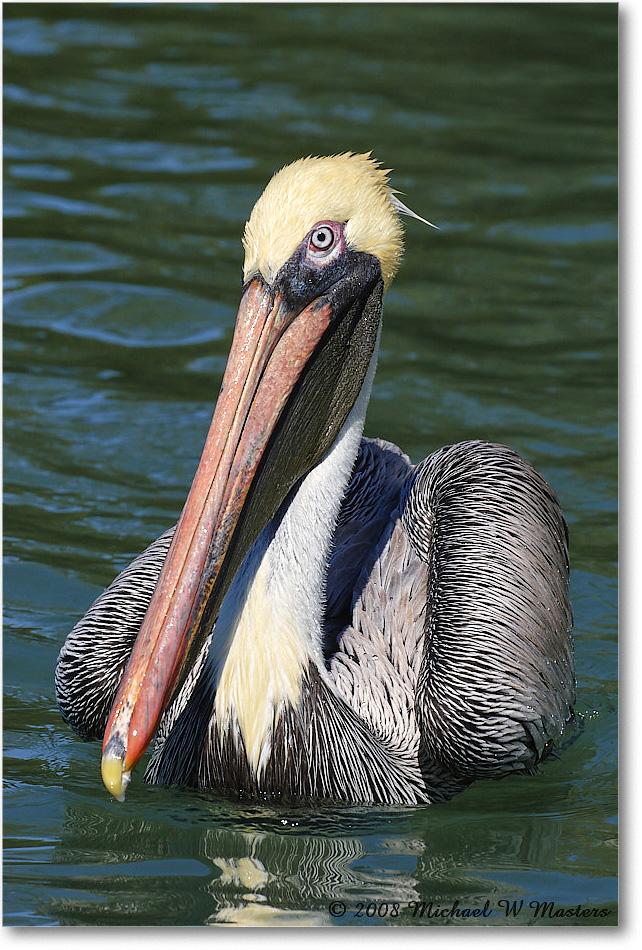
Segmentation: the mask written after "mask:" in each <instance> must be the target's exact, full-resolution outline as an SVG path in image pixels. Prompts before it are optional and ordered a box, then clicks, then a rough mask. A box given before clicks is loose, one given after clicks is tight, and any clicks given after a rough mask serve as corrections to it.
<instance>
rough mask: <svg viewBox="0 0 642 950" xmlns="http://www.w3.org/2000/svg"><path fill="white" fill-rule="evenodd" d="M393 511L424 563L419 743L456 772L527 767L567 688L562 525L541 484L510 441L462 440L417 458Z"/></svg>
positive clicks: (567, 698) (549, 734)
mask: <svg viewBox="0 0 642 950" xmlns="http://www.w3.org/2000/svg"><path fill="white" fill-rule="evenodd" d="M402 521H403V525H404V528H405V530H406V532H407V534H408V537H409V538H410V540H411V543H412V544H413V547H414V548H415V550H416V551H417V553H418V554H419V556H420V557H421V559H422V560H423V561H424V562H425V563H426V565H427V566H428V573H429V589H428V605H427V608H428V610H427V618H426V619H427V624H426V639H425V643H424V649H423V656H422V662H421V670H420V673H419V679H418V690H417V717H418V721H419V728H420V732H421V743H422V748H421V755H422V756H423V757H424V759H426V760H433V761H437V762H439V763H441V764H442V765H444V766H446V767H448V768H449V769H450V770H451V771H452V773H453V774H454V775H457V776H459V777H462V778H463V777H468V778H471V779H472V778H479V777H483V776H487V777H490V776H493V777H494V776H500V775H502V774H505V773H507V772H510V771H513V770H524V769H530V768H532V767H533V766H534V765H535V764H536V763H537V762H538V761H539V759H540V758H541V757H542V756H543V755H544V754H545V753H546V751H548V748H549V747H550V744H551V742H552V741H553V740H554V739H556V738H558V737H559V736H560V735H561V733H562V731H563V729H564V726H565V723H567V722H568V721H569V719H570V718H571V717H572V707H573V703H574V699H575V676H574V665H573V642H572V633H571V629H572V616H571V609H570V604H569V567H568V552H567V540H566V539H567V534H566V525H565V523H564V519H563V517H562V513H561V509H560V506H559V503H558V501H557V498H556V496H555V494H554V492H553V490H552V488H551V487H550V485H549V484H548V483H547V482H546V481H545V479H544V478H542V476H541V475H539V474H538V473H537V472H536V471H535V469H534V468H533V467H532V465H531V464H530V463H529V462H527V461H526V460H525V459H523V458H521V457H520V456H519V455H517V454H516V453H515V452H513V451H512V450H511V449H508V448H506V447H505V446H500V445H493V444H490V443H485V442H464V443H460V444H458V445H454V446H447V447H445V448H443V449H441V450H439V451H438V452H435V453H434V454H433V455H431V456H429V457H428V458H427V459H425V461H424V462H422V463H421V464H420V465H419V466H417V469H416V470H415V472H414V473H413V475H412V477H411V478H410V479H409V481H408V485H407V487H406V490H405V492H404V497H403V499H402Z"/></svg>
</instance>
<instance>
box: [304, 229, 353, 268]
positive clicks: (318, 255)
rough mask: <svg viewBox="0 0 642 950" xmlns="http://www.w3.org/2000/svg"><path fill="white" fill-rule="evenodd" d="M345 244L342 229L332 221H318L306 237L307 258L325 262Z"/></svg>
mask: <svg viewBox="0 0 642 950" xmlns="http://www.w3.org/2000/svg"><path fill="white" fill-rule="evenodd" d="M344 246H345V241H344V240H343V229H342V227H341V225H340V224H337V223H336V222H334V221H320V222H319V223H318V224H317V225H315V227H313V228H312V230H311V231H310V233H309V235H308V238H307V251H306V253H307V257H308V260H310V261H313V262H314V263H316V264H326V263H328V262H329V261H330V260H332V259H333V258H334V257H336V255H337V254H340V253H341V250H342V248H343V247H344Z"/></svg>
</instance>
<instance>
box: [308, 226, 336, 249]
mask: <svg viewBox="0 0 642 950" xmlns="http://www.w3.org/2000/svg"><path fill="white" fill-rule="evenodd" d="M333 244H334V231H333V230H332V228H330V227H328V226H327V225H326V224H324V225H322V226H321V227H320V228H315V229H314V231H313V232H312V234H311V236H310V247H312V248H313V249H314V250H315V251H329V250H330V248H331V247H332V245H333Z"/></svg>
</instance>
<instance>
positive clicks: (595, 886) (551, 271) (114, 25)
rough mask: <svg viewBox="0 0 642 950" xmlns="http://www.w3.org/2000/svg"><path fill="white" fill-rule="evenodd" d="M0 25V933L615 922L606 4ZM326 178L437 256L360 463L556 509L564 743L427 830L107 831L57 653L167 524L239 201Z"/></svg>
mask: <svg viewBox="0 0 642 950" xmlns="http://www.w3.org/2000/svg"><path fill="white" fill-rule="evenodd" d="M3 12H4V43H5V60H4V63H5V67H4V68H5V73H4V79H5V89H4V92H5V104H4V110H5V111H4V119H5V129H4V148H5V166H4V168H5V192H4V211H5V291H6V296H5V324H4V360H5V363H4V368H5V389H4V427H5V432H4V435H5V455H4V466H5V468H4V476H5V490H6V501H5V509H4V519H5V520H4V530H5V541H4V556H5V568H4V571H5V573H4V600H5V616H4V630H5V636H4V730H5V736H4V742H5V745H4V753H5V758H4V778H5V793H4V795H5V797H4V833H5V864H4V920H5V923H6V924H12V925H55V924H75V925H77V924H87V925H89V924H140V925H143V924H205V923H217V922H229V923H234V922H236V923H276V924H280V923H292V922H294V923H312V924H327V925H330V924H335V925H351V926H368V925H384V924H416V925H424V926H431V925H432V926H436V925H448V926H457V925H462V926H467V925H468V926H482V925H486V926H493V925H505V924H509V925H511V926H521V925H524V924H528V925H533V926H538V925H542V926H555V925H557V924H560V923H566V924H569V923H570V924H571V925H582V924H607V925H610V924H613V923H615V921H616V917H617V884H616V873H617V844H616V843H617V837H616V836H617V811H616V809H617V804H616V726H617V718H616V689H617V679H616V677H617V654H616V564H615V559H616V527H615V519H616V499H617V496H616V452H617V444H616V409H617V406H616V333H617V323H616V319H617V318H616V279H617V275H616V239H617V232H616V226H617V225H616V200H617V199H616V188H617V179H616V175H617V165H616V162H617V153H616V147H617V144H616V116H617V101H616V96H617V85H616V83H617V7H616V5H615V4H604V5H593V4H587V5H583V4H574V5H569V6H564V5H557V4H552V5H496V6H492V5H491V6H485V5H470V6H468V5H452V6H451V5H448V4H418V5H416V4H413V5H403V4H400V5H394V6H392V5H385V4H384V5H378V4H376V5H375V4H373V5H338V6H337V5H334V4H332V5H320V6H317V5H309V6H308V5H301V4H294V5H283V6H280V5H276V6H273V5H269V4H261V5H241V6H233V5H225V4H223V5H218V6H216V5H212V6H210V5H180V6H179V5H172V4H166V5H164V4H163V5H153V4H152V5H131V6H129V5H119V4H114V5H107V4H97V5H96V4H76V5H70V6H64V5H56V4H53V5H41V6H39V5H37V4H23V5H20V4H18V5H16V4H14V5H9V6H6V5H5V7H4V11H3ZM348 149H351V150H360V151H365V150H367V149H373V150H374V153H375V154H376V155H377V157H379V158H380V159H381V160H382V161H383V162H384V163H385V164H386V166H388V167H391V168H393V169H394V176H393V183H394V185H395V186H396V187H397V188H398V189H400V190H401V191H402V192H403V193H404V200H405V201H406V202H407V203H408V204H409V205H410V206H411V207H412V208H413V209H415V210H416V211H417V212H418V213H419V214H421V215H424V216H426V217H427V218H429V219H430V220H431V221H434V222H435V223H436V224H438V225H439V227H440V230H439V231H434V230H432V229H429V228H426V227H425V226H423V225H421V224H419V223H418V222H414V221H408V222H407V252H406V256H405V261H404V264H403V266H402V268H401V271H400V273H399V276H398V278H397V280H396V282H395V284H394V286H393V288H392V290H391V291H390V293H389V295H388V298H387V303H386V313H385V327H384V335H383V340H382V349H381V358H380V363H379V370H378V375H377V379H376V383H375V389H374V394H373V398H372V402H371V405H370V409H369V415H368V421H367V434H369V435H379V436H382V437H384V438H386V439H390V440H392V441H394V442H396V443H398V444H399V445H400V446H401V447H402V448H403V449H404V450H405V451H407V452H408V453H409V454H410V455H411V457H412V458H413V459H414V460H419V459H420V458H423V457H424V456H425V455H426V454H427V453H428V452H430V451H432V450H433V449H434V448H436V447H438V446H440V445H443V444H446V443H451V442H454V441H458V440H461V439H467V438H471V437H481V438H486V439H491V440H496V441H501V442H507V443H509V444H511V445H513V446H514V447H516V448H517V449H518V451H520V452H522V453H523V454H525V455H527V456H529V457H530V458H531V459H532V460H533V461H534V462H535V464H536V465H537V466H538V467H539V468H540V469H541V470H542V471H543V472H544V474H545V475H546V476H547V477H548V478H549V480H550V481H551V482H552V483H553V484H554V485H555V487H556V489H557V491H558V493H559V495H560V498H561V500H562V503H563V505H564V508H565V511H566V514H567V518H568V522H569V526H570V531H571V553H572V570H573V575H572V583H573V602H574V611H575V618H576V654H577V673H578V704H577V710H578V714H579V726H578V728H577V729H575V730H573V731H572V732H571V733H570V734H569V736H568V740H567V742H566V743H565V745H564V748H563V749H562V750H561V751H560V754H559V758H558V759H552V760H550V761H549V762H547V763H546V765H545V766H544V768H543V769H542V770H541V771H540V773H539V774H538V775H536V776H533V777H522V778H518V777H516V778H514V779H507V780H504V781H502V782H480V783H477V784H476V785H475V786H473V787H472V788H471V789H470V790H469V791H467V792H466V793H464V794H462V795H460V796H459V797H458V798H456V799H455V800H453V801H452V802H450V803H449V804H446V805H440V806H432V807H428V808H414V809H399V808H376V809H375V808H347V807H346V808H343V809H342V808H336V807H330V806H322V805H319V806H316V807H314V808H311V807H309V806H306V807H303V806H301V807H299V808H290V807H288V808H279V807H275V806H272V805H271V806H265V805H262V804H245V805H239V804H238V803H234V802H229V801H222V800H220V799H217V798H216V797H214V796H208V795H205V794H197V793H194V792H183V791H178V790H175V789H172V790H168V789H164V788H155V787H148V786H145V785H144V783H143V781H142V771H141V774H137V775H136V776H135V778H134V781H133V783H132V787H131V789H130V791H129V793H128V797H127V801H126V803H125V804H124V805H119V804H117V803H116V802H115V801H113V800H112V799H110V798H109V796H108V795H107V794H106V792H105V791H104V789H103V786H102V784H101V782H100V774H99V755H100V750H99V747H98V745H97V744H86V743H83V742H81V741H80V740H79V739H78V738H77V737H75V736H74V735H73V734H72V733H71V732H70V730H69V729H68V728H67V727H66V726H65V724H64V723H63V722H62V721H61V719H60V716H59V714H58V711H57V708H56V703H55V698H54V687H53V668H54V664H55V659H56V655H57V652H58V650H59V648H60V645H61V644H62V642H63V640H64V638H65V636H66V634H67V632H68V631H69V629H70V628H71V626H72V625H73V623H74V622H75V621H76V619H77V618H78V617H80V616H81V615H82V613H83V612H84V611H85V610H86V608H87V607H88V605H89V604H90V603H91V601H92V600H93V598H94V597H95V596H96V595H97V594H98V593H99V592H100V590H101V589H102V587H103V586H104V585H106V584H107V583H108V582H109V581H110V580H111V579H112V577H113V576H114V574H115V573H116V572H117V571H118V570H119V569H120V568H122V567H123V566H124V565H125V564H127V563H128V561H129V560H130V559H131V558H132V557H133V556H134V555H135V554H136V553H138V552H139V551H140V550H141V549H142V548H143V547H145V546H146V545H147V544H148V543H149V541H150V540H151V539H152V538H154V537H156V536H157V535H158V534H159V533H161V532H162V531H163V530H165V529H166V528H167V527H168V526H169V525H171V524H173V523H174V521H175V520H176V517H177V515H178V513H179V511H180V508H181V506H182V502H183V500H184V497H185V494H186V491H187V488H188V486H189V483H190V480H191V477H192V475H193V472H194V469H195V466H196V462H197V460H198V457H199V455H200V450H201V447H202V443H203V440H204V436H205V433H206V430H207V426H208V422H209V417H210V414H211V411H212V408H213V404H214V400H215V397H216V394H217V392H218V388H219V385H220V379H221V373H222V370H223V366H224V362H225V357H226V353H227V350H228V347H229V343H230V338H231V331H232V326H233V321H234V315H235V308H236V304H237V301H238V298H239V290H240V272H241V262H242V254H241V247H240V240H239V238H240V234H241V231H242V227H243V223H244V221H245V219H246V217H247V215H248V214H249V211H250V209H251V206H252V204H253V202H254V200H255V199H256V197H257V196H258V195H259V194H260V192H261V190H262V188H263V187H264V185H265V183H266V182H267V180H268V178H269V176H270V175H271V174H272V172H273V171H274V170H275V169H277V168H278V167H280V166H281V165H282V164H284V163H286V162H288V161H290V160H292V159H294V158H296V157H299V156H301V155H306V154H309V153H312V154H324V153H332V152H337V151H344V150H348ZM346 741H349V737H346ZM333 901H341V902H343V903H344V904H345V905H346V913H345V915H344V916H340V917H334V918H333V917H332V916H331V915H330V913H329V905H330V903H331V902H333ZM418 901H419V902H424V903H425V906H426V908H428V907H429V905H430V902H432V907H433V909H437V908H442V907H445V908H447V909H450V908H452V906H453V902H454V901H459V906H460V907H469V908H483V907H484V906H485V902H486V901H488V902H489V905H488V908H489V910H490V911H491V914H490V916H486V917H477V918H471V917H468V918H465V917H455V916H452V917H448V918H436V917H429V916H427V915H426V914H424V916H423V917H420V916H415V917H413V909H416V908H417V906H418V905H417V904H416V903H414V904H413V902H418ZM501 901H509V902H512V901H517V902H519V901H523V902H524V904H523V905H522V906H523V910H522V912H521V913H520V914H519V915H518V916H517V917H506V916H505V913H504V909H503V907H504V905H502V904H500V902H501ZM531 901H554V902H555V906H556V907H565V908H573V907H576V906H577V905H578V904H581V905H582V907H583V908H585V909H586V908H592V909H594V910H597V911H609V913H608V914H607V915H606V916H603V917H600V918H591V917H589V918H581V917H580V918H571V919H570V920H569V919H561V920H560V919H559V918H554V917H548V916H547V917H545V918H541V917H540V916H535V914H534V910H533V909H531V908H530V907H529V904H530V902H531ZM360 905H361V907H362V914H361V916H356V915H357V914H358V913H359V907H360ZM367 908H370V909H367ZM372 908H374V914H375V916H369V914H370V913H372V912H373V911H372ZM395 908H396V909H397V913H396V914H395ZM334 909H335V913H336V912H338V911H337V909H336V907H335V908H334ZM339 909H340V908H339Z"/></svg>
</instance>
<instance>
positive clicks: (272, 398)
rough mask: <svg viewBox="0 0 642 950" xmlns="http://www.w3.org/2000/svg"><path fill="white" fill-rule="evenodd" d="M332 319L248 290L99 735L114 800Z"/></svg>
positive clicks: (181, 662) (174, 676) (256, 287)
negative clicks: (158, 569) (159, 567)
mask: <svg viewBox="0 0 642 950" xmlns="http://www.w3.org/2000/svg"><path fill="white" fill-rule="evenodd" d="M331 318H332V304H331V301H330V299H329V298H328V297H324V296H320V297H318V298H317V299H316V300H314V301H312V302H311V303H309V304H308V305H307V306H305V307H304V308H303V309H301V310H298V311H297V308H296V307H295V308H294V309H293V308H292V307H290V306H288V305H287V303H286V301H285V299H284V297H283V296H282V295H281V294H276V295H273V294H271V293H270V291H269V289H268V288H267V287H266V286H265V284H264V283H263V282H262V281H261V280H259V279H256V280H253V281H252V282H251V283H250V284H249V285H248V286H247V288H246V290H245V293H244V295H243V298H242V300H241V304H240V307H239V313H238V317H237V323H236V330H235V334H234V340H233V343H232V349H231V352H230V356H229V359H228V363H227V368H226V370H225V375H224V378H223V385H222V389H221V393H220V396H219V399H218V402H217V405H216V409H215V411H214V416H213V419H212V423H211V427H210V430H209V434H208V436H207V440H206V443H205V447H204V449H203V454H202V457H201V460H200V463H199V466H198V469H197V472H196V475H195V477H194V481H193V483H192V487H191V490H190V493H189V495H188V498H187V501H186V503H185V507H184V509H183V512H182V514H181V517H180V520H179V523H178V526H177V528H176V532H175V535H174V538H173V541H172V544H171V546H170V549H169V552H168V554H167V558H166V560H165V564H164V567H163V571H162V573H161V577H160V579H159V582H158V584H157V587H156V590H155V591H154V594H153V597H152V600H151V603H150V606H149V608H148V610H147V614H146V615H145V618H144V621H143V624H142V627H141V630H140V633H139V635H138V638H137V640H136V643H135V645H134V649H133V651H132V655H131V657H130V660H129V664H128V666H127V668H126V670H125V674H124V676H123V680H122V682H121V684H120V687H119V689H118V692H117V694H116V698H115V701H114V704H113V707H112V710H111V713H110V715H109V719H108V723H107V728H106V731H105V737H104V742H103V758H102V776H103V781H104V783H105V785H106V787H107V789H108V790H109V791H110V792H111V793H112V794H113V795H114V796H115V797H116V798H117V799H119V800H120V801H123V800H124V797H125V791H126V789H127V785H128V784H129V780H130V773H131V769H132V768H133V767H134V766H135V765H136V763H137V762H138V761H139V759H140V758H141V756H142V755H143V753H144V752H145V749H146V748H147V746H148V745H149V743H150V742H151V740H152V738H153V736H154V734H155V732H156V730H157V728H158V725H159V723H160V720H161V717H162V715H163V712H164V710H165V709H166V707H167V704H168V702H169V701H170V699H171V697H172V694H173V691H174V690H175V688H176V684H177V681H178V680H179V677H180V675H181V671H182V670H183V668H184V666H185V665H186V658H187V657H188V654H190V647H192V645H193V643H194V639H195V637H196V635H197V632H198V631H199V628H200V626H201V623H202V620H203V615H204V612H205V611H206V609H211V607H209V608H208V603H209V602H210V601H211V598H212V594H213V591H214V592H215V593H216V591H215V587H216V585H217V583H219V582H220V580H221V578H220V575H221V568H222V565H223V564H224V561H225V558H226V555H227V553H228V550H229V548H230V543H231V539H232V537H233V534H234V531H235V528H236V526H237V524H238V522H239V518H240V515H241V512H242V510H243V506H244V503H245V500H246V497H247V495H248V491H249V489H250V487H251V485H252V481H253V479H254V477H255V475H256V472H257V469H258V467H259V464H260V462H261V459H262V457H263V455H264V452H265V448H266V445H267V444H268V442H269V439H270V437H271V435H272V434H273V432H274V430H275V427H276V426H277V423H278V421H279V418H280V416H281V414H282V410H283V408H284V406H285V404H286V403H287V401H288V399H289V397H290V395H291V394H292V391H293V389H294V388H295V386H296V385H297V382H298V380H299V378H300V376H301V374H302V372H303V370H304V368H305V366H306V364H307V362H308V361H309V359H310V357H311V355H312V353H313V352H314V350H315V348H316V347H317V345H318V343H319V341H320V339H321V337H322V336H323V334H324V333H325V331H326V330H327V328H328V326H329V324H330V321H331ZM223 573H225V572H223ZM223 583H224V582H222V583H219V587H222V586H223ZM223 595H224V590H223V591H222V592H220V591H219V596H218V602H219V603H220V600H221V599H222V596H223Z"/></svg>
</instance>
